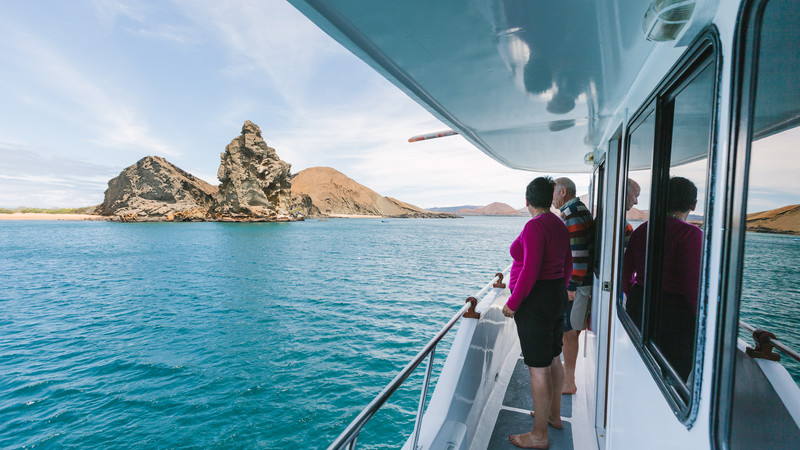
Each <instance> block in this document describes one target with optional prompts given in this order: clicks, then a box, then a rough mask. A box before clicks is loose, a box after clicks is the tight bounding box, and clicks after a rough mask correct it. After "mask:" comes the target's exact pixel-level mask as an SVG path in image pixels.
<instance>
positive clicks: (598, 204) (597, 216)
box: [591, 138, 620, 278]
mask: <svg viewBox="0 0 800 450" xmlns="http://www.w3.org/2000/svg"><path fill="white" fill-rule="evenodd" d="M619 143H620V140H619V138H616V139H613V140H611V141H610V142H609V151H611V150H612V147H613V150H614V151H617V147H619ZM605 183H606V158H605V156H604V157H603V159H602V160H601V161H600V163H598V164H597V167H595V169H594V174H593V175H592V188H591V192H592V198H591V204H592V217H594V243H595V244H594V252H593V256H594V276H595V278H599V277H600V253H601V252H600V247H601V245H602V242H603V241H602V239H603V201H604V200H605Z"/></svg>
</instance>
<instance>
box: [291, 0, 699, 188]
mask: <svg viewBox="0 0 800 450" xmlns="http://www.w3.org/2000/svg"><path fill="white" fill-rule="evenodd" d="M290 2H291V3H292V4H293V5H294V6H295V7H296V8H297V9H299V10H300V11H301V12H302V13H303V14H305V15H306V16H307V17H309V18H310V19H311V20H312V21H313V22H314V23H316V24H317V25H318V26H319V27H320V28H321V29H322V30H323V31H325V32H326V33H328V34H329V35H330V36H332V37H333V38H334V39H336V40H337V41H338V42H340V43H341V44H342V45H344V46H345V47H346V48H347V49H349V50H350V51H352V52H353V53H354V54H356V55H357V56H358V57H359V58H361V59H363V60H364V61H366V62H367V63H368V64H370V65H371V66H372V67H373V68H374V69H375V70H377V71H378V72H379V73H381V74H382V75H383V76H384V77H386V78H387V79H388V80H390V81H391V82H392V83H394V84H395V85H396V86H398V87H399V88H400V89H402V90H403V91H404V92H405V93H406V94H408V95H409V96H410V97H412V98H413V99H415V100H416V101H417V102H419V103H420V104H421V105H423V106H424V107H425V108H427V109H428V111H430V112H431V113H432V114H433V115H434V116H436V117H437V118H438V119H440V120H441V121H443V122H444V123H446V124H448V125H450V126H451V127H452V128H453V129H454V130H456V131H458V133H460V134H461V135H462V136H464V137H465V138H466V139H467V140H468V141H470V142H471V143H472V144H474V145H475V146H476V147H478V148H479V149H481V150H482V151H483V152H485V153H486V154H488V155H489V156H491V157H492V158H494V159H496V160H497V161H499V162H500V163H502V164H504V165H506V166H508V167H512V168H516V169H525V170H534V171H554V172H588V171H590V170H591V165H587V164H586V163H585V162H584V158H585V156H586V155H587V153H589V152H593V151H594V150H595V149H596V148H597V147H598V146H599V145H600V143H601V139H602V138H603V134H604V133H605V130H606V127H607V125H608V121H609V119H610V118H611V116H612V115H613V114H614V113H615V112H616V111H617V110H618V108H619V105H620V104H621V103H622V101H623V100H624V99H625V96H626V95H627V93H628V90H629V89H630V87H631V86H632V85H633V84H634V82H635V79H636V76H637V74H638V73H639V72H640V69H641V68H642V67H643V66H644V64H645V63H646V61H647V59H648V56H649V55H650V54H651V52H652V50H653V48H654V47H655V46H656V45H658V44H657V43H656V42H653V41H651V40H648V39H647V36H646V35H647V30H645V28H647V27H648V26H650V25H648V19H646V16H647V15H648V11H651V14H650V15H651V16H652V9H653V5H654V3H653V2H652V1H648V0H635V1H634V0H561V1H553V2H532V1H527V0H473V1H469V2H464V1H462V0H442V1H436V2H429V1H423V0H408V1H402V2H374V1H368V0H324V1H323V0H290ZM656 3H660V4H663V3H668V1H667V2H665V1H660V2H658V1H657V2H656ZM681 3H682V4H687V2H685V1H683V2H681ZM688 3H690V4H691V3H693V2H688ZM700 3H702V2H700ZM692 7H694V5H693V4H692ZM690 12H691V11H690ZM673 22H674V21H673ZM651 23H652V20H651ZM651 28H652V26H651ZM651 38H652V36H651ZM670 45H672V44H670Z"/></svg>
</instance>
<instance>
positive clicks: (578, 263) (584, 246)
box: [553, 177, 594, 394]
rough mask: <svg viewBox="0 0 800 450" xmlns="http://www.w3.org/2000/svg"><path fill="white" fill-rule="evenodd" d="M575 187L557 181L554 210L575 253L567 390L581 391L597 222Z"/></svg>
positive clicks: (566, 335)
mask: <svg viewBox="0 0 800 450" xmlns="http://www.w3.org/2000/svg"><path fill="white" fill-rule="evenodd" d="M575 190H576V189H575V183H574V182H573V181H572V180H570V179H569V178H566V177H562V178H558V179H556V188H555V192H554V193H553V206H554V207H556V208H558V209H559V210H560V211H561V219H563V220H564V223H565V224H566V225H567V229H568V230H569V241H570V247H571V249H572V278H571V279H570V280H569V285H568V286H567V295H568V296H569V301H568V302H567V310H566V314H565V316H564V390H563V391H562V393H563V394H574V393H575V392H577V391H578V386H577V385H576V384H575V363H576V361H577V359H578V334H579V333H580V332H581V330H583V329H585V328H586V319H587V317H588V315H589V310H590V305H591V298H592V261H593V257H592V251H593V249H594V220H593V219H592V213H591V212H590V211H589V209H588V208H587V207H586V205H584V204H583V202H582V201H581V200H580V199H579V198H578V197H576V196H575Z"/></svg>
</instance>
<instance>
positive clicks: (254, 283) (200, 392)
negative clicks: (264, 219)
mask: <svg viewBox="0 0 800 450" xmlns="http://www.w3.org/2000/svg"><path fill="white" fill-rule="evenodd" d="M525 221H526V218H524V217H519V218H466V219H457V220H456V219H388V220H386V219H384V220H380V219H331V220H328V221H318V220H309V221H306V222H297V223H262V224H222V223H177V224H175V223H143V224H119V223H106V222H54V221H43V222H26V221H4V222H0V254H2V258H0V284H1V285H2V290H0V448H19V447H29V448H81V449H85V448H143V449H144V448H148V449H149V448H210V447H215V448H286V449H295V448H325V447H327V445H328V444H329V443H330V441H332V440H333V439H334V438H335V437H336V436H337V435H338V434H339V433H340V432H341V431H342V430H343V429H344V427H345V426H346V425H347V424H348V423H349V422H350V421H351V420H352V419H353V418H354V417H355V416H356V415H357V414H358V413H359V412H360V411H361V409H362V408H363V407H364V406H366V405H367V404H368V403H369V402H370V401H371V400H372V398H373V397H374V396H375V395H377V394H378V393H379V392H380V391H381V389H383V387H384V386H385V385H386V384H387V383H388V382H389V381H390V380H391V379H392V378H393V377H394V375H396V373H397V372H398V371H399V370H400V369H401V368H402V367H404V366H405V365H406V364H407V363H408V361H409V360H410V359H411V358H413V356H414V355H416V353H417V352H418V351H419V350H420V349H421V348H422V346H423V345H424V344H425V343H427V341H428V340H429V339H430V337H431V336H432V335H433V334H434V333H435V332H437V331H438V330H440V329H441V327H442V326H443V325H444V324H445V323H446V322H447V321H448V320H449V319H450V318H451V317H452V316H453V315H454V314H455V312H457V311H458V310H459V309H460V308H461V307H462V306H463V304H464V301H465V299H466V298H467V297H468V296H470V295H473V294H474V293H475V292H476V291H477V290H478V289H480V288H481V287H483V286H484V285H485V284H486V283H488V282H489V281H490V280H491V279H492V277H493V276H494V274H495V273H496V272H498V271H500V270H502V269H504V268H505V267H506V266H507V265H508V264H509V263H510V256H509V255H508V246H509V245H510V243H511V241H512V240H513V239H514V238H515V237H516V236H517V234H519V231H520V230H521V229H522V226H523V225H524V223H525ZM452 335H453V334H452V333H450V337H449V338H448V340H447V341H446V342H445V343H443V344H441V346H440V347H439V349H438V350H437V354H439V355H442V357H441V358H440V359H438V360H437V361H438V362H439V366H440V365H441V362H442V361H443V355H445V354H446V353H445V352H446V351H447V349H449V343H450V342H451V339H452ZM423 368H424V364H423ZM422 374H423V370H417V371H416V373H415V376H414V377H412V378H411V379H410V380H409V381H407V383H406V384H407V386H405V387H403V388H402V389H401V390H399V391H398V392H397V393H395V395H394V396H393V397H392V399H391V400H390V403H389V404H388V405H387V406H385V407H384V408H383V409H381V411H379V413H378V414H377V415H376V416H375V417H374V418H373V420H372V421H371V422H370V423H369V424H368V426H367V428H365V430H364V432H363V433H362V434H361V436H360V439H359V444H360V445H359V448H397V446H398V445H399V444H402V443H403V442H405V439H406V438H407V436H408V434H409V433H410V432H411V430H410V427H409V424H411V423H413V418H414V415H415V414H416V409H417V405H418V402H419V392H420V387H421V384H422V381H421V380H422ZM412 426H413V425H412Z"/></svg>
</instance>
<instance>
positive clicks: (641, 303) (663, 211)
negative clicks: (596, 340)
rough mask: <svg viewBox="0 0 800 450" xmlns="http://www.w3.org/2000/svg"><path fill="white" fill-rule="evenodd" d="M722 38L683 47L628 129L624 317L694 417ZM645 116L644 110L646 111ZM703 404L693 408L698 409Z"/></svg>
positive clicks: (666, 386)
mask: <svg viewBox="0 0 800 450" xmlns="http://www.w3.org/2000/svg"><path fill="white" fill-rule="evenodd" d="M715 42H716V41H715V40H714V38H713V35H712V33H711V32H707V33H705V34H704V36H703V37H702V38H701V39H700V40H698V42H696V43H695V44H694V45H693V46H692V47H691V48H690V49H689V50H688V51H687V53H686V56H685V57H684V58H683V59H682V60H681V62H679V64H678V65H677V66H676V68H675V69H673V71H672V72H671V73H670V75H669V76H668V77H667V78H666V79H665V81H664V82H663V83H662V85H661V86H659V88H658V89H657V91H656V92H655V93H654V94H653V96H652V97H651V99H650V101H649V102H648V103H647V104H646V106H645V107H644V108H643V109H642V112H641V113H637V115H635V116H634V117H635V118H634V121H633V122H632V126H631V127H630V130H631V131H629V136H628V145H629V146H628V171H627V178H628V179H627V189H626V198H625V208H626V211H627V212H626V220H625V231H624V236H625V238H624V240H623V247H624V249H623V257H622V270H621V280H620V282H621V284H620V289H619V292H620V300H619V301H620V308H619V309H618V311H619V315H620V319H621V320H622V323H623V325H624V326H625V328H626V330H627V331H628V334H629V335H630V337H631V339H632V340H633V342H634V343H635V345H636V348H637V349H638V350H639V352H640V353H641V355H642V358H643V360H644V361H645V363H646V364H647V365H648V367H649V368H650V371H651V373H652V374H653V377H654V378H655V379H656V381H657V383H658V385H659V387H660V388H661V390H662V392H663V393H664V394H665V397H666V398H667V400H668V402H669V404H670V405H671V406H672V408H673V409H674V411H675V413H676V415H677V416H678V417H679V418H680V419H681V420H682V421H683V422H684V423H686V424H687V425H688V424H689V422H690V421H691V420H692V418H691V417H692V410H693V409H692V408H693V407H694V406H696V402H694V403H693V401H692V399H693V397H692V392H695V391H697V390H698V389H699V386H700V384H699V383H696V382H695V380H696V379H699V377H698V376H697V375H698V373H697V372H698V370H699V368H700V365H699V364H698V363H697V361H696V356H697V355H698V354H700V351H699V348H698V345H697V343H698V342H700V340H699V339H698V336H699V333H698V327H699V325H700V324H701V323H702V314H701V312H702V311H703V310H704V306H703V305H704V301H703V298H704V296H703V289H701V287H702V282H703V280H704V277H703V269H702V268H703V267H704V264H703V257H704V247H705V245H706V242H708V236H707V232H706V229H707V228H708V227H707V226H706V225H707V218H706V211H708V210H710V208H709V195H708V193H709V192H711V189H712V186H711V183H710V180H711V179H713V178H712V177H711V176H710V174H711V166H710V164H709V155H710V154H711V151H712V149H713V142H714V140H713V130H714V127H713V123H714V122H713V121H714V115H715V110H716V92H717V89H716V73H717V72H716V68H717V65H716V53H715V51H714V48H715ZM638 117H642V118H641V119H639V118H638ZM695 411H696V408H695Z"/></svg>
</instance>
